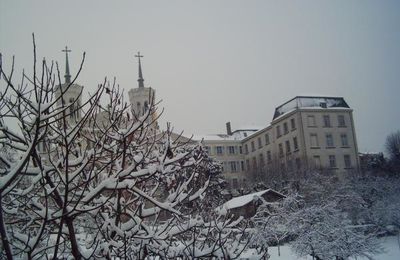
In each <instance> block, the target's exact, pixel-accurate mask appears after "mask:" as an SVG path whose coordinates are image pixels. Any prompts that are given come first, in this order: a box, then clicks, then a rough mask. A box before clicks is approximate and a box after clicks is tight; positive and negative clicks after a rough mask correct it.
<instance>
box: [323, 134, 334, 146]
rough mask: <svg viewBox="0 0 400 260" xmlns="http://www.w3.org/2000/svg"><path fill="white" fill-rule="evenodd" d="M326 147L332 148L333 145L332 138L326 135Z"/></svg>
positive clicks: (330, 135)
mask: <svg viewBox="0 0 400 260" xmlns="http://www.w3.org/2000/svg"><path fill="white" fill-rule="evenodd" d="M325 137H326V146H327V147H334V146H335V145H334V143H333V136H332V134H326V136H325Z"/></svg>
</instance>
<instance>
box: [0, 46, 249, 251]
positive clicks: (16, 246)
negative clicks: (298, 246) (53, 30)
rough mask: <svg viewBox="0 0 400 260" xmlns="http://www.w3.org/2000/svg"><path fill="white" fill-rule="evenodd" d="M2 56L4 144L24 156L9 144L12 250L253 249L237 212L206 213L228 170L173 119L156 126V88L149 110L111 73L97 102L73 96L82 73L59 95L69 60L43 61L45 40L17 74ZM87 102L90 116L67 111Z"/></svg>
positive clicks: (1, 192)
mask: <svg viewBox="0 0 400 260" xmlns="http://www.w3.org/2000/svg"><path fill="white" fill-rule="evenodd" d="M84 58H85V55H83V59H82V64H81V68H82V65H83V63H84ZM2 65H3V64H1V63H0V75H1V82H0V84H2V88H1V89H2V91H1V93H0V96H1V98H0V111H1V117H0V145H1V146H4V147H7V149H9V150H11V151H12V152H15V153H17V154H18V158H17V160H15V161H12V160H10V159H9V158H8V157H6V156H3V154H0V156H1V158H0V159H1V162H2V170H1V172H0V174H1V175H0V207H1V212H0V234H1V239H2V248H3V249H4V250H1V251H2V253H1V254H4V255H5V256H6V257H7V258H9V259H12V258H13V257H18V258H19V257H23V258H34V259H38V258H43V257H47V258H54V259H57V258H64V257H67V256H69V255H72V256H73V257H74V258H76V259H83V258H86V259H87V258H108V259H111V258H114V257H121V258H122V257H123V258H140V259H143V258H146V257H147V256H152V255H153V256H161V257H164V258H173V257H183V258H185V257H186V258H192V257H212V256H215V257H221V258H226V259H229V258H235V257H236V256H238V255H239V254H240V253H241V252H242V250H243V249H244V248H245V246H246V244H247V237H245V236H244V230H243V229H242V228H241V227H240V226H239V225H238V221H232V220H231V219H229V218H226V217H225V216H223V215H219V214H217V213H211V214H207V218H206V217H205V216H206V215H204V214H199V212H200V211H201V210H202V209H203V210H206V209H207V207H208V208H210V207H211V206H210V205H208V206H204V204H203V203H202V201H203V200H204V196H205V195H206V194H207V191H208V187H209V186H210V180H212V179H214V175H216V174H217V173H218V169H216V168H215V165H214V164H213V162H212V161H210V160H209V159H208V157H207V155H206V153H205V151H204V150H203V149H202V147H201V146H199V145H196V144H190V143H185V144H182V143H175V142H173V141H172V140H171V137H170V135H171V131H170V128H168V129H167V131H165V132H158V131H157V129H156V127H154V124H153V121H152V120H156V118H157V116H156V114H157V107H156V104H154V103H153V102H152V100H153V98H152V97H149V106H148V107H149V109H148V110H147V111H146V112H145V113H144V115H140V116H139V115H138V114H136V113H135V112H134V111H133V112H132V111H131V107H130V105H129V104H127V103H126V102H125V101H124V98H123V91H121V89H120V88H119V87H118V86H117V85H116V84H115V81H114V83H112V84H110V83H109V82H108V81H107V80H104V82H103V83H102V84H100V85H99V86H98V88H97V91H96V92H95V93H93V94H91V95H90V98H89V99H88V100H87V101H86V102H83V103H82V104H79V103H77V102H74V103H70V104H66V103H65V102H64V98H63V97H64V94H65V93H66V92H67V91H68V89H69V88H70V87H71V86H72V85H73V84H74V81H75V80H76V78H77V77H78V75H79V72H78V74H77V75H76V77H75V79H74V80H73V81H72V82H71V83H69V84H67V85H66V86H65V88H59V90H60V94H58V95H56V88H57V86H60V85H61V80H60V75H59V69H58V65H57V63H53V62H52V63H50V64H49V63H48V62H46V61H45V60H44V59H43V60H42V62H41V63H40V66H38V64H37V61H36V46H35V44H34V69H33V75H32V76H31V77H28V76H27V75H25V74H23V75H22V79H21V82H20V83H19V84H16V83H15V80H14V78H13V64H12V65H11V70H10V72H9V73H7V72H6V71H5V70H4V67H3V66H2ZM79 71H81V69H80V70H79ZM81 95H82V93H81ZM104 97H106V99H107V104H106V105H101V104H100V99H102V98H104ZM60 103H61V104H62V105H61V106H60V105H59V104H60ZM77 111H83V113H82V114H83V116H82V117H81V118H77V120H76V121H75V122H73V123H71V122H70V121H69V120H67V119H68V118H69V117H70V116H71V114H74V113H76V112H77ZM10 122H11V124H13V125H15V126H16V127H14V126H13V127H11V124H10ZM194 206H195V207H197V209H198V210H197V211H191V210H190V207H194Z"/></svg>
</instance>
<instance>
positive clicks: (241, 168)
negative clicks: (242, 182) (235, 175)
mask: <svg viewBox="0 0 400 260" xmlns="http://www.w3.org/2000/svg"><path fill="white" fill-rule="evenodd" d="M240 170H241V171H242V172H243V171H244V162H243V161H240Z"/></svg>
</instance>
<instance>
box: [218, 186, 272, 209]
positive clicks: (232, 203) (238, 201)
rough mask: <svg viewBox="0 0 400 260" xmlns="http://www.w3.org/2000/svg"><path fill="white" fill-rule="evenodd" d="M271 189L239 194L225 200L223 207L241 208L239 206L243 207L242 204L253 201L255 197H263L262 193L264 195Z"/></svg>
mask: <svg viewBox="0 0 400 260" xmlns="http://www.w3.org/2000/svg"><path fill="white" fill-rule="evenodd" d="M269 191H272V190H271V189H267V190H263V191H259V192H254V193H250V194H247V195H243V196H239V197H236V198H233V199H231V200H229V201H227V202H225V203H224V204H223V205H222V206H221V207H224V208H225V209H227V210H229V209H234V208H239V207H242V206H244V205H246V204H248V203H250V202H251V201H253V199H254V198H258V197H261V196H262V195H264V194H265V193H267V192H269ZM219 210H221V209H219Z"/></svg>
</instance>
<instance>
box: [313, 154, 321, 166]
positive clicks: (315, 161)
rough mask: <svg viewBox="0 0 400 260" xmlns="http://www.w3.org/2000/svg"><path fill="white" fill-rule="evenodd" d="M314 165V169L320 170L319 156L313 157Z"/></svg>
mask: <svg viewBox="0 0 400 260" xmlns="http://www.w3.org/2000/svg"><path fill="white" fill-rule="evenodd" d="M314 164H315V168H317V169H320V168H321V157H320V156H319V155H314Z"/></svg>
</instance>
